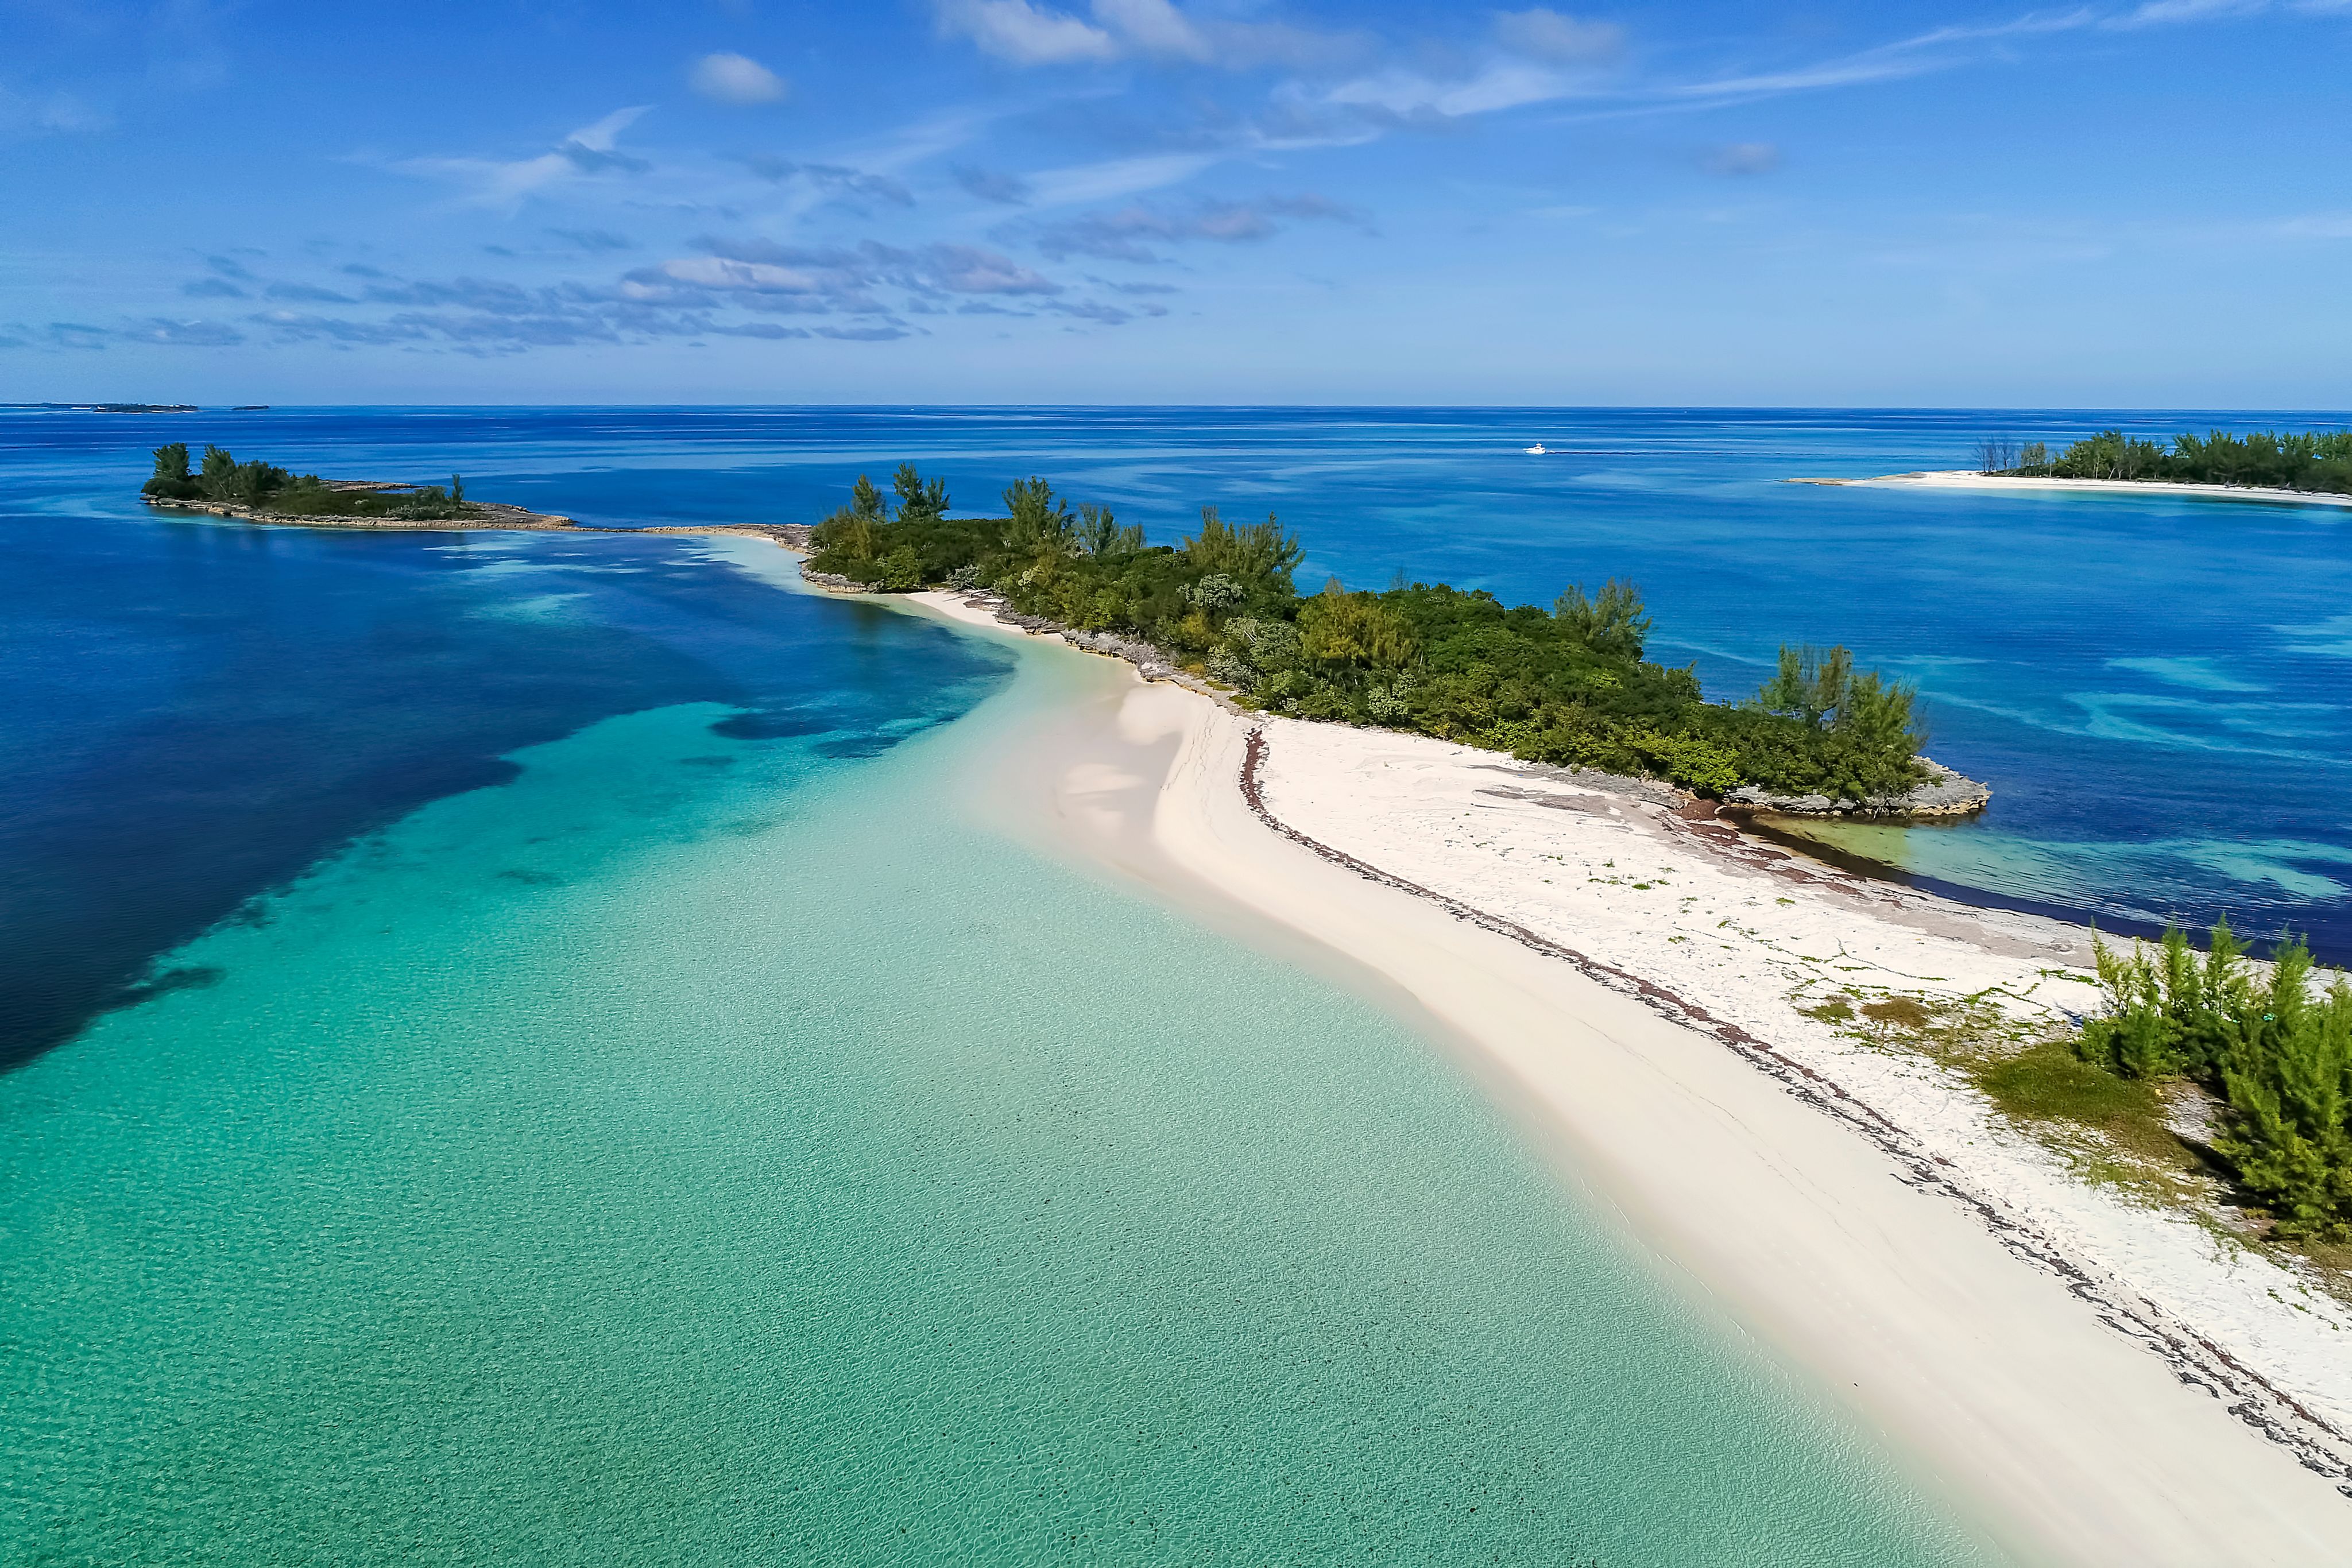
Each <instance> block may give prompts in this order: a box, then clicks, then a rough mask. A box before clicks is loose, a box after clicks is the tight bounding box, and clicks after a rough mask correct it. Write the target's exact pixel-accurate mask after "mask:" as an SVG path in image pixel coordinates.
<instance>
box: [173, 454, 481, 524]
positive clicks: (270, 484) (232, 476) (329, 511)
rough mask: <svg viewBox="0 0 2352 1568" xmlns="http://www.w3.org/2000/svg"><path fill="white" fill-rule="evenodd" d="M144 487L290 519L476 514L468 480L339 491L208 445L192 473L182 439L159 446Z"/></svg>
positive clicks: (420, 518)
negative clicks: (443, 484)
mask: <svg viewBox="0 0 2352 1568" xmlns="http://www.w3.org/2000/svg"><path fill="white" fill-rule="evenodd" d="M142 493H143V494H146V495H150V496H153V497H157V498H158V499H160V500H167V501H221V502H226V503H230V504H232V505H236V506H241V507H254V508H255V509H256V510H259V511H270V512H278V513H282V514H284V515H286V516H288V517H385V518H390V519H394V520H398V521H403V522H433V521H439V520H444V519H447V518H453V517H470V516H472V515H473V508H472V507H468V506H467V504H466V481H465V479H464V478H463V477H462V476H458V475H455V474H453V475H451V476H449V487H448V488H447V489H446V490H445V489H443V488H442V487H441V486H438V485H426V486H421V487H418V488H414V489H406V490H345V489H337V488H332V487H331V486H328V485H327V484H326V483H325V482H324V481H323V480H321V479H320V477H319V476H317V475H316V474H289V473H288V472H287V471H286V470H285V469H283V468H278V467H275V466H273V465H269V464H268V463H264V462H262V461H260V460H259V459H253V460H251V461H248V462H245V463H239V462H238V461H237V460H236V458H235V457H234V456H232V455H230V454H229V452H228V451H227V449H226V448H225V447H219V446H207V447H205V455H204V462H203V464H202V465H201V466H200V467H198V468H197V469H196V471H195V472H194V473H190V472H189V470H188V444H187V443H186V442H184V441H174V442H173V443H172V444H169V445H168V446H158V447H157V448H155V475H154V477H152V478H151V479H149V480H148V481H147V483H146V484H145V486H142Z"/></svg>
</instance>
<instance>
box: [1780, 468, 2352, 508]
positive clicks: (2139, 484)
mask: <svg viewBox="0 0 2352 1568" xmlns="http://www.w3.org/2000/svg"><path fill="white" fill-rule="evenodd" d="M1789 483H1790V484H1791V485H1859V486H1908V487H1925V488H1928V489H1944V490H1995V491H2000V490H2008V491H2025V490H2079V491H2084V492H2090V493H2097V494H2106V495H2126V496H2148V495H2157V496H2187V497H2196V498H2198V499H2201V500H2209V501H2262V502H2266V503H2268V504H2269V505H2272V506H2282V505H2284V506H2290V507H2352V496H2330V495H2323V494H2320V493H2318V492H2315V491H2311V490H2281V489H2275V488H2272V487H2270V486H2261V485H2176V484H2172V483H2169V482H2166V481H2160V480H2140V479H2032V478H2022V477H2019V476H2014V475H2009V474H1979V473H1975V472H1973V471H1971V470H1969V469H1966V468H1937V469H1929V470H1927V472H1925V473H1919V474H1879V475H1875V476H1872V477H1870V478H1867V479H1791V480H1790V481H1789Z"/></svg>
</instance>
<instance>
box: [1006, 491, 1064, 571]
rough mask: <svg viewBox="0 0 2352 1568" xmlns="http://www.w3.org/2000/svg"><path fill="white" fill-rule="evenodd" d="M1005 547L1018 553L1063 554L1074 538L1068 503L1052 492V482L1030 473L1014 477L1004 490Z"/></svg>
mask: <svg viewBox="0 0 2352 1568" xmlns="http://www.w3.org/2000/svg"><path fill="white" fill-rule="evenodd" d="M1004 510H1005V512H1006V514H1007V516H1008V517H1009V519H1010V520H1009V521H1008V523H1007V524H1006V526H1005V529H1004V544H1005V548H1006V549H1008V550H1010V551H1011V552H1012V553H1013V554H1014V555H1017V556H1022V557H1035V556H1040V555H1066V554H1068V553H1069V550H1070V548H1071V546H1072V544H1073V543H1074V542H1075V534H1074V530H1075V526H1076V525H1075V524H1074V523H1073V522H1072V520H1071V517H1070V507H1069V503H1067V502H1066V501H1064V500H1063V499H1061V497H1057V496H1055V494H1054V486H1051V485H1049V484H1047V483H1046V482H1045V480H1043V479H1040V478H1038V477H1036V476H1034V475H1032V476H1030V477H1028V478H1026V479H1016V480H1014V481H1013V483H1012V484H1011V485H1009V486H1005V490H1004Z"/></svg>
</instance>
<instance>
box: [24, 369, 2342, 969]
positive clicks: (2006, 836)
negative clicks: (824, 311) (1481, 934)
mask: <svg viewBox="0 0 2352 1568" xmlns="http://www.w3.org/2000/svg"><path fill="white" fill-rule="evenodd" d="M2347 420H2352V415H2347V413H2345V412H2344V411H2341V410H2279V411H2255V412H2247V411H2211V410H2179V411H2154V412H2151V411H2137V412H2132V411H2126V412H2101V411H2089V412H2085V411H2079V410H2077V411H2034V410H2002V411H1884V410H1873V411H1769V410H1767V411H1722V410H1570V411H1528V410H1461V409H1435V410H1315V409H1306V410H1297V409H1292V410H1284V409H1275V410H1263V409H1234V410H1201V409H1159V410H1155V409H1141V410H1135V409H1129V410H955V409H895V410H894V409H859V410H738V409H715V410H654V409H647V410H549V411H534V410H522V411H515V410H499V411H471V412H469V411H430V412H419V411H387V410H358V411H298V412H289V413H247V414H219V415H211V414H207V415H202V416H194V417H177V418H163V419H149V420H138V419H127V418H120V417H117V418H101V417H93V416H87V415H42V416H23V415H16V416H9V415H0V452H5V462H6V463H7V465H8V466H9V469H10V472H11V475H12V479H13V480H14V482H16V483H17V484H19V485H21V486H26V487H27V488H29V489H30V490H31V491H32V492H34V493H36V494H37V495H44V496H46V497H49V498H50V499H49V500H45V501H44V502H42V504H43V505H47V504H51V502H52V501H54V502H57V503H62V504H66V505H68V506H69V507H74V508H79V509H82V510H112V511H118V512H119V511H120V510H121V498H120V497H121V488H122V486H124V485H125V484H126V483H127V482H128V481H129V480H130V479H131V478H135V477H136V476H137V474H138V473H139V472H140V471H141V470H142V468H143V465H144V456H143V448H144V446H145V445H146V444H151V443H152V442H153V441H155V440H160V439H163V438H165V436H166V435H171V436H175V437H179V438H185V439H190V440H196V441H202V440H208V439H219V440H222V441H223V442H225V443H226V444H231V445H233V446H238V447H241V448H250V449H252V450H254V451H265V450H266V451H268V452H270V453H273V454H277V455H285V456H287V457H289V458H292V459H294V460H296V461H298V462H299V463H300V464H302V465H307V466H314V467H317V468H320V469H321V470H324V471H327V472H330V473H335V472H343V473H353V472H367V473H376V472H381V473H384V474H388V475H392V476H400V477H420V478H422V477H431V476H437V475H439V474H441V473H443V472H445V471H447V470H450V469H458V468H462V469H464V470H465V471H466V472H467V475H468V476H469V478H471V479H473V480H474V482H475V484H476V487H477V493H478V494H485V495H487V494H491V493H493V492H495V493H496V494H498V495H499V496H502V497H514V498H517V499H521V500H527V501H531V502H535V503H538V504H541V505H545V506H548V507H555V508H558V509H562V510H565V511H569V512H572V513H573V514H575V515H578V516H580V517H583V518H584V519H586V520H591V521H598V522H605V523H614V524H622V525H634V524H639V523H647V522H676V521H708V520H720V521H727V520H753V521H799V520H806V519H808V518H810V517H814V516H816V515H820V514H821V513H822V512H823V511H824V510H825V509H827V508H829V507H832V506H834V505H835V504H837V503H838V501H839V500H840V498H841V497H842V495H843V493H844V490H845V486H846V482H847V479H848V477H849V476H851V475H853V474H855V473H856V472H857V471H859V470H861V469H862V470H865V471H867V472H870V473H872V474H874V475H875V476H877V478H879V477H881V476H884V475H885V474H887V470H888V468H889V467H890V466H891V465H894V464H895V463H897V462H898V461H899V460H900V459H902V458H914V459H917V460H919V461H920V462H922V463H923V464H924V465H925V466H926V467H927V469H929V470H932V471H935V472H937V473H940V474H941V475H944V476H946V477H947V478H948V479H949V480H950V487H951V489H952V491H953V493H954V495H955V497H957V499H958V500H959V502H961V503H962V504H964V505H966V506H970V507H982V506H987V505H990V504H992V497H994V496H995V495H996V493H997V492H998V491H999V490H1000V489H1001V488H1002V487H1003V485H1004V484H1005V483H1006V481H1007V480H1009V479H1011V478H1013V477H1014V476H1020V475H1024V474H1028V473H1033V472H1034V473H1040V474H1044V475H1046V476H1051V477H1052V478H1054V479H1055V480H1056V481H1057V482H1060V483H1061V484H1062V485H1063V486H1065V488H1066V489H1067V490H1069V491H1071V492H1074V493H1075V494H1076V495H1078V496H1079V497H1090V498H1097V499H1105V500H1108V501H1112V502H1114V503H1117V504H1118V507H1119V508H1120V510H1121V513H1122V515H1123V516H1125V517H1129V518H1130V519H1131V520H1137V521H1140V522H1142V523H1143V524H1144V525H1145V526H1146V528H1148V529H1149V530H1150V533H1151V535H1152V536H1153V537H1154V538H1160V539H1167V538H1173V537H1175V536H1176V535H1177V534H1178V533H1180V532H1181V531H1182V530H1184V529H1185V528H1188V527H1189V526H1190V523H1191V519H1192V517H1193V515H1194V511H1195V508H1197V507H1199V506H1200V505H1201V504H1202V503H1204V502H1213V503H1215V504H1217V505H1219V506H1221V507H1223V509H1224V510H1225V511H1226V513H1227V514H1228V515H1234V516H1242V517H1251V516H1255V515H1257V514H1258V513H1260V512H1262V511H1264V510H1268V509H1271V510H1274V511H1276V512H1278V513H1279V514H1280V515H1281V517H1282V518H1283V520H1284V521H1285V522H1286V523H1287V524H1289V525H1292V526H1293V527H1295V528H1297V529H1298V530H1299V531H1300V532H1301V533H1302V534H1303V535H1304V536H1305V538H1307V543H1308V545H1309V548H1310V554H1309V557H1308V562H1307V573H1306V575H1307V579H1308V580H1310V581H1311V580H1319V579H1320V578H1321V577H1322V576H1324V575H1325V574H1327V573H1336V574H1338V575H1339V576H1340V577H1341V578H1342V579H1343V580H1345V581H1347V582H1349V584H1352V585H1369V584H1384V583H1386V582H1387V581H1388V580H1390V579H1391V577H1392V576H1393V575H1394V574H1395V573H1397V572H1400V571H1402V572H1404V573H1405V574H1407V575H1408V576H1411V577H1420V578H1432V579H1434V578H1444V579H1449V580H1454V581H1456V582H1460V583H1464V584H1465V585H1471V586H1482V587H1486V588H1489V589H1492V590H1493V591H1495V592H1496V593H1498V594H1500V595H1502V596H1504V597H1506V598H1507V599H1525V600H1534V601H1543V602H1549V600H1550V599H1551V598H1552V596H1553V595H1555V594H1556V593H1557V592H1558V591H1559V588H1560V586H1561V585H1562V584H1563V583H1565V582H1567V581H1570V580H1583V581H1586V582H1588V583H1589V582H1593V581H1596V580H1600V579H1601V578H1605V577H1609V576H1612V575H1617V576H1628V577H1632V578H1633V579H1635V580H1638V581H1639V582H1640V583H1641V585H1642V586H1643V590H1644V591H1646V593H1647V595H1648V597H1649V600H1650V602H1651V604H1652V606H1653V607H1654V612H1655V613H1656V618H1657V622H1658V628H1659V630H1658V632H1657V634H1656V637H1655V639H1654V644H1653V645H1654V650H1655V651H1656V652H1657V653H1660V654H1662V655H1664V656H1665V657H1667V658H1670V659H1673V660H1676V661H1690V662H1694V663H1695V664H1696V666H1697V668H1698V670H1699V672H1700V674H1701V675H1702V676H1703V677H1704V679H1705V680H1706V684H1707V685H1708V687H1709V688H1710V690H1711V691H1712V692H1714V693H1715V694H1717V695H1727V696H1738V695H1743V694H1745V693H1748V692H1750V691H1752V690H1753V689H1754V688H1755V686H1756V685H1757V683H1758V682H1759V680H1760V679H1761V677H1762V676H1763V674H1765V673H1766V668H1767V665H1768V664H1769V661H1770V659H1771V657H1772V654H1773V651H1774V650H1775V648H1776V647H1777V646H1778V645H1779V644H1780V643H1781V642H1782V641H1784V640H1785V641H1792V642H1799V641H1803V642H1817V643H1846V644H1848V645H1850V646H1852V647H1853V648H1854V649H1856V650H1857V651H1858V652H1859V653H1860V654H1861V655H1862V656H1863V657H1864V660H1865V661H1867V662H1869V663H1872V664H1877V665H1879V666H1881V667H1884V668H1885V669H1887V670H1889V671H1892V672H1894V673H1896V674H1902V675H1905V676H1908V677H1910V678H1913V679H1916V681H1917V682H1919V684H1920V685H1921V686H1922V687H1923V689H1924V690H1925V691H1926V693H1927V698H1928V706H1929V710H1930V715H1931V718H1932V722H1933V728H1934V739H1933V742H1932V747H1931V749H1932V751H1933V753H1934V754H1935V755H1936V756H1937V757H1938V758H1941V759H1942V760H1944V761H1946V762H1948V763H1950V764H1952V765H1953V766H1956V767H1958V768H1962V769H1963V770H1965V771H1967V772H1969V773H1970V774H1972V775H1973V776H1975V777H1978V778H1980V779H1987V780H1989V781H1990V782H1991V783H1992V785H1993V786H1994V789H1995V790H1996V794H1995V798H1994V803H1993V807H1992V809H1991V810H1990V812H1989V813H1988V814H1987V815H1986V816H1985V817H1984V818H1983V819H1982V820H1981V821H1976V822H1972V823H1969V824H1967V825H1965V826H1962V827H1958V828H1952V829H1922V830H1901V829H1898V830H1872V831H1858V832H1841V833H1838V834H1835V835H1833V836H1835V837H1836V838H1838V839H1839V840H1840V841H1842V842H1843V846H1844V847H1845V848H1847V849H1849V850H1852V851H1854V852H1860V853H1864V854H1866V855H1868V856H1871V857H1873V858H1874V859H1875V860H1876V861H1878V862H1882V863H1885V864H1892V865H1894V866H1896V867H1900V868H1904V869H1906V870H1907V871H1908V872H1909V873H1914V874H1916V876H1918V877H1919V878H1921V879H1922V880H1926V881H1928V882H1930V883H1936V884H1937V885H1941V886H1946V887H1948V888H1950V889H1952V890H1953V891H1956V892H1958V893H1960V894H1963V895H1964V896H1975V897H1981V898H1986V899H1990V900H1994V901H2012V902H2019V903H2022V904H2028V905H2032V906H2036V907H2044V906H2046V907H2052V908H2054V909H2056V910H2058V911H2060V912H2063V913H2068V914H2073V915H2078V916H2079V915H2095V916H2097V917H2098V918H2100V919H2101V920H2102V921H2103V922H2104V923H2105V924H2106V925H2109V926H2110V927H2115V926H2118V925H2120V926H2125V927H2130V926H2132V925H2135V924H2140V923H2150V922H2159V921H2162V920H2165V919H2168V918H2173V917H2179V918H2181V919H2185V920H2189V921H2192V922H2196V923H2200V924H2201V923H2204V922H2208V921H2210V920H2211V919H2212V918H2214V917H2216V916H2218V915H2228V916H2230V917H2231V919H2233V920H2234V921H2236V922H2237V923H2238V924H2239V925H2241V927H2242V928H2243V929H2247V930H2251V931H2253V932H2256V933H2263V934H2274V933H2278V932H2282V931H2286V930H2297V931H2303V932H2307V933H2309V934H2310V935H2311V936H2312V937H2313V939H2314V941H2315V946H2318V947H2319V948H2320V949H2321V950H2322V952H2323V953H2324V954H2326V955H2331V956H2336V957H2338V958H2352V806H2347V803H2346V802H2347V801H2352V702H2347V698H2352V619H2347V612H2346V609H2345V606H2346V604H2347V598H2352V548H2348V547H2347V527H2352V514H2347V513H2344V512H2338V511H2335V510H2330V509H2325V508H2304V507H2263V506H2250V505H2246V504H2242V503H2233V502H2215V501H2198V500H2192V499H2188V498H2183V497H2161V496H2156V497H2111V496H2066V495H2048V496H2034V497H2025V496H2008V497H1978V496H1969V495H1954V494H1948V493H1936V492H1927V491H1908V492H1906V491H1895V490H1859V489H1825V488H1819V487H1814V486H1792V485H1788V484H1785V483H1783V481H1784V480H1785V479H1787V478H1789V477H1791V476H1806V475H1845V476H1855V475H1870V474H1879V473H1887V472H1899V471H1904V470H1909V469H1915V468H1920V467H1954V466H1965V465H1968V463H1969V449H1970V447H1971V445H1972V444H1973V443H1974V442H1975V441H1976V440H1977V438H1978V437H1979V436H1980V435H1983V434H2003V433H2006V434H2012V435H2017V436H2021V437H2024V438H2028V439H2035V438H2039V439H2047V440H2051V441H2063V440H2064V439H2067V438H2069V437H2071V436H2073V435H2074V434H2081V433H2083V432H2084V431H2087V430H2091V429H2095V428H2099V427H2101V426H2104V425H2107V424H2117V425H2121V426H2123V427H2124V428H2126V429H2128V430H2131V431H2133V432H2135V433H2139V434H2156V435H2166V434H2171V433H2173V432H2176V431H2179V430H2183V429H2203V428H2206V427H2209V426H2214V425H2220V426H2226V427H2231V428H2238V429H2245V428H2258V427H2269V426H2274V425H2276V426H2294V427H2305V426H2314V425H2341V424H2344V423H2347ZM1537 441H1541V442H1542V443H1543V444H1546V445H1547V446H1549V447H1550V448H1552V449H1553V452H1552V455H1549V456H1546V457H1529V456H1527V455H1525V454H1524V453H1523V452H1522V451H1521V450H1520V449H1521V448H1522V447H1524V446H1526V445H1528V444H1533V443H1535V442H1537ZM101 474H102V475H103V478H102V480H101V477H100V476H101Z"/></svg>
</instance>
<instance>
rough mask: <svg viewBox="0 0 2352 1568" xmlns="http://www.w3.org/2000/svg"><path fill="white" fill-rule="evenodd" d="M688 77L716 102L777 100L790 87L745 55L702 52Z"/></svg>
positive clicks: (773, 73) (693, 84) (698, 88)
mask: <svg viewBox="0 0 2352 1568" xmlns="http://www.w3.org/2000/svg"><path fill="white" fill-rule="evenodd" d="M688 82H689V83H690V84H691V85H692V87H693V88H694V90H695V91H697V92H698V93H700V94H701V95H702V96H703V97H705V98H708V99H715V100H717V101H718V102H719V103H740V104H753V103H776V102H779V101H781V100H782V98H783V96H784V94H785V93H786V92H787V91H788V90H790V89H788V88H787V86H786V84H785V82H784V78H782V77H780V76H778V75H777V74H776V73H775V72H773V71H772V70H770V69H769V68H767V67H765V66H763V65H761V63H760V62H759V61H757V60H755V59H752V58H751V57H750V56H748V55H727V54H719V55H705V56H703V57H701V58H700V59H698V60H697V61H695V62H694V71H693V73H692V75H691V76H689V77H688Z"/></svg>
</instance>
